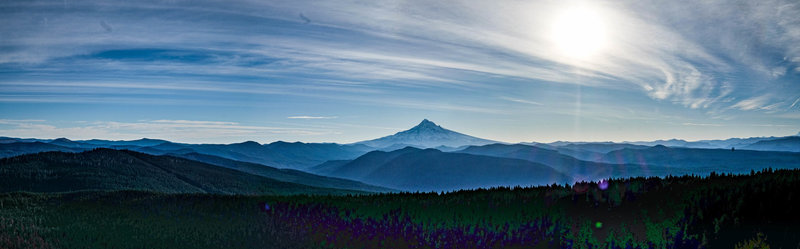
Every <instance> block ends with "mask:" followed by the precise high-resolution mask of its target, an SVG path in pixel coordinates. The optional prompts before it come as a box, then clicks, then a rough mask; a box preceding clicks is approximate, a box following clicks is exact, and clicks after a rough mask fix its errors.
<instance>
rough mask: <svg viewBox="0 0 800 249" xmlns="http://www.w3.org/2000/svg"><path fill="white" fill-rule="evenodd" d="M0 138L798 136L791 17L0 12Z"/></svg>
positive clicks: (240, 8) (38, 4) (618, 10)
mask: <svg viewBox="0 0 800 249" xmlns="http://www.w3.org/2000/svg"><path fill="white" fill-rule="evenodd" d="M0 23H1V24H2V25H0V34H2V35H0V136H12V137H39V138H56V137H67V138H70V139H90V138H102V139H137V138H141V137H149V138H162V139H169V140H173V141H180V142H193V143H231V142H240V141H246V140H253V141H258V142H262V143H266V142H272V141H277V140H284V141H305V142H338V143H349V142H355V141H360V140H366V139H372V138H376V137H380V136H384V135H388V134H392V133H394V132H397V131H400V130H403V129H407V128H410V127H411V126H413V125H415V124H417V123H418V122H419V121H420V120H422V119H423V118H427V119H430V120H432V121H434V122H436V123H438V124H440V125H442V126H444V127H446V128H449V129H453V130H456V131H460V132H463V133H467V134H470V135H474V136H478V137H482V138H487V139H494V140H500V141H506V142H521V141H526V142H530V141H539V142H548V141H556V140H570V141H632V140H655V139H668V138H680V139H687V140H698V139H714V138H728V137H750V136H785V135H793V134H796V133H797V132H798V131H800V3H797V2H796V1H791V0H786V1H781V0H775V1H773V0H766V1H715V0H712V1H609V2H605V1H181V0H171V1H132V2H131V1H72V0H59V1H2V2H0Z"/></svg>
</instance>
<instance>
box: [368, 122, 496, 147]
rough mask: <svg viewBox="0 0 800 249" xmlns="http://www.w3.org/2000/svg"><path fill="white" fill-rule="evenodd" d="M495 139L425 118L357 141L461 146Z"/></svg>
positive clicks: (381, 145) (393, 144)
mask: <svg viewBox="0 0 800 249" xmlns="http://www.w3.org/2000/svg"><path fill="white" fill-rule="evenodd" d="M493 143H497V141H492V140H487V139H483V138H477V137H473V136H469V135H465V134H462V133H458V132H455V131H451V130H448V129H445V128H442V127H441V126H439V125H437V124H435V123H433V122H431V121H429V120H427V119H425V120H422V122H420V123H419V124H418V125H417V126H414V127H413V128H411V129H409V130H406V131H401V132H398V133H395V134H394V135H391V136H385V137H382V138H378V139H373V140H367V141H361V142H357V143H356V144H363V145H367V146H370V147H373V148H388V147H397V146H414V147H419V148H435V147H439V146H447V147H461V146H467V145H485V144H493Z"/></svg>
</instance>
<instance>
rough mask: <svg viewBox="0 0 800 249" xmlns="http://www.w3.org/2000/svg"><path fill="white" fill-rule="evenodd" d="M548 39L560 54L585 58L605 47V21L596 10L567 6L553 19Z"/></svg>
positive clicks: (574, 57) (573, 57)
mask: <svg viewBox="0 0 800 249" xmlns="http://www.w3.org/2000/svg"><path fill="white" fill-rule="evenodd" d="M550 39H551V40H552V42H553V45H554V47H555V48H556V50H557V51H558V52H559V53H561V54H562V55H564V56H567V57H569V58H572V59H580V60H586V59H589V58H591V57H593V56H595V55H597V54H598V53H600V52H601V51H602V50H603V48H605V47H606V43H607V41H606V27H605V23H604V20H603V18H602V16H601V15H600V12H599V11H598V10H593V9H591V8H588V7H578V8H569V9H566V10H565V11H563V12H562V13H560V14H559V15H557V16H556V18H555V19H554V20H553V24H552V30H551V34H550Z"/></svg>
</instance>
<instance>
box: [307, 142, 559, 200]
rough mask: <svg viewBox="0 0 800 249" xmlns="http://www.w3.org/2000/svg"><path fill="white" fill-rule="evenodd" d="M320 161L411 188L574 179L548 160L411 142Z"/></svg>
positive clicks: (332, 171) (337, 171)
mask: <svg viewBox="0 0 800 249" xmlns="http://www.w3.org/2000/svg"><path fill="white" fill-rule="evenodd" d="M328 167H330V168H326V167H324V165H320V166H319V167H314V169H315V170H316V171H317V172H329V173H328V175H329V176H334V177H342V178H348V179H353V180H357V181H362V182H364V183H368V184H374V185H380V186H385V187H389V188H394V189H399V190H406V191H452V190H458V189H474V188H488V187H497V186H517V185H520V186H531V185H547V184H551V183H556V182H558V183H564V182H569V181H570V179H571V178H570V177H569V176H567V175H564V174H562V173H560V172H558V171H556V170H554V169H552V168H550V167H548V166H546V165H543V164H539V163H534V162H530V161H525V160H519V159H510V158H500V157H490V156H480V155H471V154H465V153H448V152H441V151H439V150H436V149H424V150H423V149H417V148H412V147H407V148H404V149H401V150H396V151H391V152H382V151H373V152H370V153H367V154H365V155H363V156H361V157H359V158H357V159H355V160H352V161H350V162H348V163H345V164H342V163H335V164H328Z"/></svg>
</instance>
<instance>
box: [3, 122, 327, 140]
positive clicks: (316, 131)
mask: <svg viewBox="0 0 800 249" xmlns="http://www.w3.org/2000/svg"><path fill="white" fill-rule="evenodd" d="M0 125H3V126H0V135H2V136H9V137H36V138H59V137H66V138H70V139H95V138H100V139H139V138H144V137H148V138H162V139H168V140H172V141H179V142H196V143H202V142H207V141H220V142H227V143H232V142H240V141H245V140H261V141H264V142H270V141H274V140H275V137H276V136H278V135H286V134H289V135H293V136H319V135H325V134H332V133H336V131H332V130H330V129H325V128H296V127H274V126H256V125H242V124H240V123H237V122H226V121H202V120H151V121H145V120H143V121H138V122H117V121H99V122H88V123H81V124H77V123H71V124H69V123H68V124H55V123H50V122H47V121H43V120H33V121H30V120H11V121H9V120H0Z"/></svg>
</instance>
